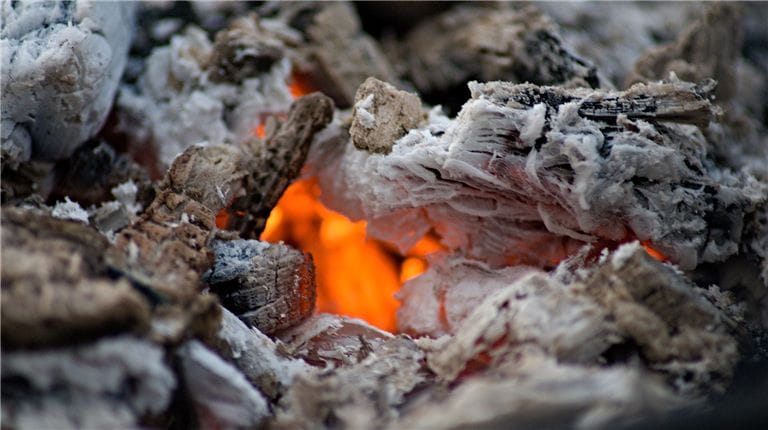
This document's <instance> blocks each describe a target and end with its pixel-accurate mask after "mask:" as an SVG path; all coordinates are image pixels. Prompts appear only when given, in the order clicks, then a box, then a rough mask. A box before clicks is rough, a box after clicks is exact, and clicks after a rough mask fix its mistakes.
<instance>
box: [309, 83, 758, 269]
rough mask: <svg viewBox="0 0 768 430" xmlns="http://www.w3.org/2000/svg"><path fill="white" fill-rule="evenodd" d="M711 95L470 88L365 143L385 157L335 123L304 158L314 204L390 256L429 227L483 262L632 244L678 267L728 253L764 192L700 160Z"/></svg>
mask: <svg viewBox="0 0 768 430" xmlns="http://www.w3.org/2000/svg"><path fill="white" fill-rule="evenodd" d="M712 89H713V86H712V85H711V83H706V82H705V83H703V84H701V85H694V84H690V83H685V82H681V81H672V82H664V83H654V84H638V85H635V86H633V87H632V88H630V89H628V90H627V91H622V92H617V91H603V90H589V89H584V88H581V89H573V90H569V89H564V88H561V87H539V86H535V85H530V84H523V85H513V84H510V83H505V82H491V83H486V84H479V83H471V84H470V90H471V91H472V98H471V99H470V100H469V101H468V102H467V103H466V104H465V105H464V107H463V108H462V111H461V112H460V113H459V115H458V116H457V117H456V119H454V120H450V119H448V118H446V117H444V116H443V115H441V114H440V113H439V111H436V110H433V111H432V112H430V114H429V119H428V120H427V121H426V122H425V123H422V124H421V125H420V126H419V127H417V128H415V129H412V130H410V131H409V132H408V134H406V135H405V136H404V137H402V138H400V139H398V140H396V141H395V142H394V143H390V142H380V143H378V144H377V146H381V147H384V146H390V145H391V148H392V149H391V152H390V153H389V154H387V155H382V154H375V153H369V152H367V151H361V150H359V149H356V148H355V146H354V145H352V144H351V143H349V142H348V140H349V138H348V137H345V136H347V134H346V133H347V132H346V131H345V130H344V129H343V128H341V127H339V128H338V129H336V130H337V133H336V135H335V136H333V138H328V139H327V140H326V142H327V144H323V142H319V143H318V145H317V147H316V151H315V153H314V155H313V158H312V160H311V164H312V165H313V166H314V168H315V169H316V170H317V172H318V175H319V177H320V184H321V187H322V189H323V194H322V198H323V200H324V202H325V203H326V204H328V205H329V206H330V207H331V208H334V209H336V210H339V211H341V212H342V213H344V214H346V215H348V216H350V217H352V218H353V219H366V220H368V221H369V232H371V233H372V234H373V235H375V236H377V237H380V238H383V239H386V240H389V241H393V242H395V243H397V244H398V245H399V246H400V248H401V249H402V250H406V249H408V248H410V247H411V246H412V245H413V244H414V243H415V241H416V240H418V238H420V237H421V236H422V235H423V234H425V233H426V232H427V231H428V230H429V229H430V228H434V229H435V230H436V231H437V233H438V234H439V235H440V236H441V237H442V241H443V243H444V244H445V245H447V246H448V248H449V249H453V250H457V251H459V252H463V253H464V254H466V255H468V256H470V257H473V258H477V259H480V260H482V261H486V262H489V263H491V264H494V265H505V264H510V263H514V262H523V263H528V264H533V265H537V266H550V265H553V264H556V263H557V262H558V261H560V260H562V259H563V258H564V257H565V256H566V255H568V254H569V252H568V250H569V249H573V248H574V246H576V247H577V246H578V245H579V244H583V243H589V242H597V241H599V240H603V241H613V242H623V241H627V240H630V239H632V238H639V239H641V240H647V241H650V242H652V243H653V245H654V246H655V247H657V248H658V249H659V250H660V251H661V252H662V253H664V254H665V255H666V256H667V257H669V258H670V259H671V260H672V261H674V262H676V263H678V264H680V266H681V267H683V268H687V269H690V268H693V267H696V265H697V264H699V263H700V262H710V261H723V260H724V259H726V258H727V257H729V256H731V255H733V254H735V253H736V252H737V251H738V249H739V245H740V244H741V242H742V235H743V232H744V220H745V217H746V216H747V215H748V214H750V213H752V212H754V211H755V210H757V208H758V207H759V205H761V204H763V203H762V202H764V201H765V200H766V198H767V197H766V190H768V187H767V186H766V184H764V183H761V182H760V181H758V180H757V179H756V178H754V177H752V176H751V175H749V174H747V173H742V172H736V171H732V170H729V169H727V168H720V167H718V166H717V165H716V164H715V163H713V162H712V160H710V159H709V158H708V148H709V147H710V145H711V144H710V142H709V141H708V140H707V138H706V137H705V134H704V133H703V132H702V128H704V127H706V126H707V125H708V124H710V121H712V120H713V119H714V118H715V116H716V115H717V112H718V110H717V108H716V107H714V106H713V105H711V103H710V101H709V95H710V94H711V90H712ZM374 120H375V119H374ZM360 121H361V118H360V115H359V112H357V111H356V112H355V116H354V117H353V128H354V127H355V123H356V122H360ZM330 134H331V133H326V136H329V135H330ZM345 140H346V141H347V142H348V143H346V144H340V143H339V142H340V141H345Z"/></svg>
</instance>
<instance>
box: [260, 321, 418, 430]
mask: <svg viewBox="0 0 768 430" xmlns="http://www.w3.org/2000/svg"><path fill="white" fill-rule="evenodd" d="M332 336H334V337H335V335H332ZM347 336H350V337H352V336H354V335H353V334H352V333H350V334H347ZM357 337H358V338H359V339H360V342H363V343H362V345H363V348H362V349H361V350H360V351H359V352H358V353H357V359H356V360H355V361H354V362H349V363H346V364H344V365H342V366H340V367H338V368H330V369H315V370H314V371H313V372H309V373H306V374H301V375H298V376H297V378H296V380H295V381H294V384H293V385H292V386H291V388H290V390H289V391H288V393H286V395H285V396H284V397H283V398H282V399H281V400H280V403H279V404H278V406H277V408H276V414H275V418H274V421H273V422H272V423H270V424H271V425H270V428H275V429H293V428H297V427H299V428H302V427H303V426H306V425H307V424H308V423H312V425H313V426H317V425H319V424H318V423H327V422H328V420H329V419H334V420H337V423H336V424H335V425H334V426H333V427H334V428H350V429H353V428H380V427H382V426H383V425H384V423H386V422H390V421H392V420H393V419H395V418H396V417H397V416H398V409H397V408H398V407H399V406H400V405H402V404H403V403H404V401H405V396H406V395H407V394H408V393H410V392H412V391H413V390H414V388H416V387H417V386H418V385H419V384H422V383H424V382H425V381H426V374H425V372H424V371H423V369H422V363H423V359H424V353H423V352H422V351H421V350H420V349H419V348H418V347H417V346H416V344H415V343H414V342H413V341H412V340H411V339H410V338H408V337H405V336H397V337H392V336H389V337H387V338H384V339H375V338H374V339H371V338H368V337H366V335H365V334H358V335H357ZM332 340H333V337H331V339H329V341H332ZM370 340H373V341H374V342H375V344H374V343H372V344H368V343H367V342H368V341H370Z"/></svg>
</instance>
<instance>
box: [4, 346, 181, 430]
mask: <svg viewBox="0 0 768 430" xmlns="http://www.w3.org/2000/svg"><path fill="white" fill-rule="evenodd" d="M2 366H3V378H4V381H3V385H4V386H6V385H8V388H9V389H10V386H11V385H13V386H14V387H15V389H14V390H13V392H10V391H9V394H8V395H6V394H5V393H4V394H3V405H2V406H3V426H6V425H10V426H11V427H18V428H73V429H74V428H83V427H87V428H134V427H138V425H139V420H140V419H141V418H142V417H144V416H146V415H148V414H157V413H160V412H162V411H163V410H165V408H166V407H167V406H168V404H169V402H170V400H171V396H172V394H173V392H174V389H175V388H176V378H175V377H174V374H173V372H172V371H171V369H170V368H168V365H167V364H166V363H165V357H164V352H163V350H162V348H161V347H160V346H158V345H154V344H152V343H150V342H147V341H146V340H142V339H137V338H134V337H131V336H120V337H106V338H102V339H100V340H98V341H96V342H94V343H89V344H84V345H80V346H76V347H62V348H49V349H46V350H44V351H3V364H2ZM6 378H7V379H6ZM126 381H131V383H130V384H127V383H126ZM4 388H5V387H4ZM27 396H35V397H36V398H37V399H38V401H37V402H29V397H27Z"/></svg>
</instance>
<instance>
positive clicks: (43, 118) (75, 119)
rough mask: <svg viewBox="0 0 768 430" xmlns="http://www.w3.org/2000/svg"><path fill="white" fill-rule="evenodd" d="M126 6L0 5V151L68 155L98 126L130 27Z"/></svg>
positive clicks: (116, 81)
mask: <svg viewBox="0 0 768 430" xmlns="http://www.w3.org/2000/svg"><path fill="white" fill-rule="evenodd" d="M134 9H135V3H133V2H101V1H99V2H89V1H74V2H65V1H56V2H10V1H6V2H3V4H2V6H0V16H1V17H2V30H0V51H1V52H2V54H1V55H2V94H3V96H2V147H3V152H4V153H8V154H14V155H16V156H17V157H20V158H21V160H22V161H23V160H26V159H29V158H30V157H31V158H33V159H43V160H57V159H61V158H66V157H68V156H69V155H70V154H71V153H72V152H73V151H74V150H75V149H76V148H77V147H78V146H79V145H80V144H81V143H83V142H85V141H86V140H87V139H89V138H90V137H92V136H94V135H95V134H96V133H97V132H98V131H99V129H101V127H102V126H103V125H104V122H105V121H106V118H107V114H108V113H109V111H110V108H111V106H112V101H113V99H114V95H115V91H116V90H117V86H118V84H119V82H120V77H121V75H122V72H123V69H124V67H125V64H126V61H127V56H128V48H129V46H130V43H131V36H132V33H133V29H134V19H133V17H134Z"/></svg>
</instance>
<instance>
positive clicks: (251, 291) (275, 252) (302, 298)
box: [206, 240, 316, 334]
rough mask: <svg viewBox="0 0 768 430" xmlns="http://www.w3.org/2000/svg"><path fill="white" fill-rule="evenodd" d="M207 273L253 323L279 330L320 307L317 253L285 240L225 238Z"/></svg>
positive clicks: (233, 306)
mask: <svg viewBox="0 0 768 430" xmlns="http://www.w3.org/2000/svg"><path fill="white" fill-rule="evenodd" d="M213 249H214V251H215V252H216V263H215V264H214V267H213V268H212V269H211V271H209V272H208V273H207V274H206V280H207V281H208V283H209V284H210V286H211V290H212V291H213V292H214V293H216V294H217V295H218V296H219V297H220V298H221V302H222V304H223V305H224V307H226V308H227V309H229V310H230V311H232V312H233V313H235V314H236V315H237V316H238V317H239V318H240V319H242V320H243V321H244V322H246V323H247V324H249V325H251V326H253V327H256V328H258V329H259V330H260V331H262V332H263V333H267V334H269V333H274V332H275V331H278V330H282V329H285V328H288V327H291V326H294V325H296V324H298V323H300V322H301V321H303V320H304V319H306V318H307V317H309V316H310V315H311V314H312V312H313V311H314V308H315V297H316V287H315V267H314V264H313V263H312V256H311V255H309V254H307V253H303V252H301V251H298V250H295V249H293V248H291V247H289V246H288V245H285V244H272V243H266V242H257V241H243V240H235V241H228V242H227V241H220V242H215V243H214V244H213Z"/></svg>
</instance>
